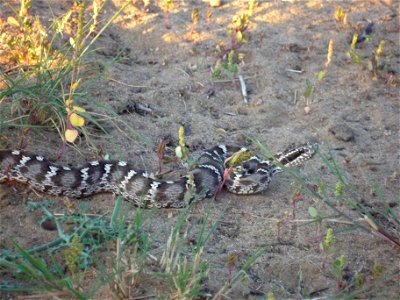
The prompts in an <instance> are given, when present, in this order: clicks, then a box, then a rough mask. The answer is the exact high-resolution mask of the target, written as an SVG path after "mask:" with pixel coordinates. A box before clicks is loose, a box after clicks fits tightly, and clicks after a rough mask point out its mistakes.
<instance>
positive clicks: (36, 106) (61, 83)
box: [0, 0, 130, 143]
mask: <svg viewBox="0 0 400 300" xmlns="http://www.w3.org/2000/svg"><path fill="white" fill-rule="evenodd" d="M129 4H130V3H129V1H127V2H126V3H125V4H124V5H123V6H122V7H121V9H119V10H118V11H117V12H116V13H115V14H114V15H113V16H112V17H111V18H110V19H109V20H108V21H107V22H106V24H105V25H104V26H103V27H101V28H98V27H99V26H98V25H99V21H98V19H99V15H100V13H101V11H102V8H103V1H99V0H93V2H92V4H91V14H90V11H89V10H88V6H87V5H86V2H82V3H78V2H76V3H74V4H73V6H72V7H71V8H70V9H69V10H68V11H67V12H66V13H65V14H64V15H63V16H62V17H60V18H54V19H53V20H52V23H51V24H50V25H44V24H43V23H42V22H41V21H40V19H39V18H37V17H33V16H31V15H30V14H29V9H30V5H31V1H28V0H21V6H20V10H19V13H18V15H16V16H14V17H12V16H11V17H8V19H7V25H6V26H5V27H2V28H1V35H0V37H1V42H2V43H1V47H2V48H3V49H2V50H3V54H4V56H3V60H4V61H6V63H7V64H8V65H9V66H10V67H9V70H8V71H6V72H5V73H4V74H7V75H3V82H4V83H5V85H6V87H5V88H4V89H3V90H2V91H1V92H0V100H3V99H4V98H5V97H8V98H11V102H10V112H11V115H12V116H14V115H15V114H16V115H18V116H17V117H11V120H9V122H10V123H14V124H15V125H17V126H23V127H24V128H25V129H26V130H25V132H28V130H29V128H32V127H39V126H54V127H55V128H56V129H57V130H58V131H59V132H60V134H61V135H62V138H63V142H64V143H65V142H70V143H73V142H74V141H75V140H76V139H77V137H78V135H79V130H81V129H82V128H83V126H84V125H85V123H86V119H87V118H90V120H91V121H93V122H95V120H94V119H93V118H91V117H90V116H89V115H88V114H87V113H86V110H85V108H83V107H82V106H80V105H78V104H77V102H78V99H79V98H80V94H81V93H82V91H80V90H79V87H80V83H81V78H80V72H81V71H82V69H83V68H84V66H85V62H84V58H85V57H86V56H87V54H88V50H89V49H90V48H91V46H93V44H94V42H95V41H96V40H97V39H98V38H99V36H100V35H101V34H102V33H103V32H104V31H105V29H106V28H107V27H108V26H109V25H110V24H111V23H112V21H113V20H114V19H115V18H116V17H117V16H118V15H119V14H120V13H121V11H122V10H124V9H125V8H126V7H127V6H128V5H129ZM66 37H67V39H66ZM2 113H3V114H5V111H3V112H2ZM5 118H10V117H5ZM12 118H14V120H17V122H13V121H12Z"/></svg>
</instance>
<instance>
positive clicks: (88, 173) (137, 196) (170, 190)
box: [0, 144, 316, 208]
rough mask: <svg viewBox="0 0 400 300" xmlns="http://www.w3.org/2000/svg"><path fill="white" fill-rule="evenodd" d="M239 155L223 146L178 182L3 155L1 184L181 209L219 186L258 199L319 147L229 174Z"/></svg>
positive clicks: (124, 167) (128, 166)
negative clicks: (109, 196)
mask: <svg viewBox="0 0 400 300" xmlns="http://www.w3.org/2000/svg"><path fill="white" fill-rule="evenodd" d="M237 149H238V148H237V147H236V148H235V147H227V146H225V145H219V146H215V147H213V148H210V149H208V150H205V151H203V153H202V154H201V155H200V157H199V158H198V160H197V165H196V167H195V168H193V169H192V170H191V171H190V172H188V174H187V175H185V176H183V177H181V178H180V179H178V180H175V181H166V180H159V179H156V178H153V177H152V176H150V175H149V173H147V172H146V171H143V170H139V169H137V168H136V167H135V166H134V165H133V164H132V163H130V162H126V161H91V162H88V163H86V164H84V165H81V166H74V167H69V166H61V165H57V164H55V163H52V162H51V161H49V160H47V159H46V158H44V157H43V156H40V155H36V154H32V153H29V152H25V151H19V150H0V182H4V181H17V182H22V183H26V184H28V185H29V186H31V187H33V188H34V189H35V190H37V191H39V192H43V193H47V194H52V195H57V196H68V197H71V198H82V197H88V196H90V195H93V194H96V193H102V192H108V193H116V194H120V195H122V197H124V198H125V199H126V200H130V201H133V202H134V203H135V204H136V205H138V206H141V207H158V208H169V207H171V208H181V207H185V206H187V205H189V204H190V203H192V202H194V201H199V200H202V199H204V198H209V197H213V196H215V195H216V193H217V191H218V189H219V188H220V185H221V183H224V184H225V186H226V187H227V189H228V190H229V191H230V192H232V193H236V194H255V193H260V192H262V191H264V190H265V189H266V188H267V187H268V185H269V183H270V182H271V179H272V177H273V176H274V175H275V174H276V173H278V172H281V171H282V169H281V166H279V165H283V166H285V167H291V166H296V165H299V164H301V163H303V162H304V161H306V160H308V159H310V158H311V157H312V156H313V155H314V153H315V150H316V145H315V144H314V145H312V144H305V145H302V146H299V147H292V148H289V149H287V150H285V151H283V152H280V153H278V154H276V156H275V160H271V159H269V160H261V159H259V158H258V157H256V156H253V157H251V158H249V159H247V160H245V161H244V162H241V163H238V164H236V165H234V166H231V167H230V168H229V169H226V166H225V161H226V160H227V158H228V157H230V156H231V155H232V154H233V153H234V152H236V151H237ZM240 151H246V150H245V149H243V148H242V149H241V150H240ZM224 170H229V171H228V172H225V174H227V176H224ZM225 179H226V181H225Z"/></svg>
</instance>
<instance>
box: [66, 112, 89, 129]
mask: <svg viewBox="0 0 400 300" xmlns="http://www.w3.org/2000/svg"><path fill="white" fill-rule="evenodd" d="M69 121H70V122H71V124H72V126H75V127H82V126H83V125H85V119H84V118H83V117H81V116H79V115H78V114H76V113H72V114H71V115H70V116H69Z"/></svg>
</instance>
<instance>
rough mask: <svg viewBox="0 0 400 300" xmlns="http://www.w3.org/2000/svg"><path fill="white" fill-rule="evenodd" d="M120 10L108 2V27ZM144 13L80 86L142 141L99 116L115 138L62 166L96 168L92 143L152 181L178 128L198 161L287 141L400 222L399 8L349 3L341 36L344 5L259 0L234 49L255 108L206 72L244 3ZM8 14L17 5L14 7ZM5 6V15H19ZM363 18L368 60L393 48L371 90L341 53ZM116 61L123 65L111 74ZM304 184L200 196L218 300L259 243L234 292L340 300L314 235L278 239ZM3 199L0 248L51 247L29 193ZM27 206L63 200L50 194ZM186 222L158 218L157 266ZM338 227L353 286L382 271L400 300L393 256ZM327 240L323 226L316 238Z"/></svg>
mask: <svg viewBox="0 0 400 300" xmlns="http://www.w3.org/2000/svg"><path fill="white" fill-rule="evenodd" d="M121 2H122V1H110V2H109V3H108V4H107V6H106V11H105V15H103V18H104V20H105V19H106V17H107V16H110V15H111V14H112V13H114V12H115V11H116V9H117V8H119V7H120V6H121ZM134 2H135V1H134ZM136 2H137V5H136V6H130V7H128V8H127V9H126V10H125V11H124V12H123V13H122V14H121V16H119V17H118V18H117V19H116V21H115V22H114V23H113V24H112V25H111V26H110V28H109V29H107V30H106V31H105V33H104V35H103V36H102V37H101V38H100V39H99V40H98V42H96V44H95V51H94V52H93V53H92V54H91V55H90V56H88V59H90V61H91V62H93V63H92V64H91V65H90V68H88V69H87V70H85V71H83V72H82V74H81V76H83V77H84V78H85V79H84V80H83V83H81V86H85V83H86V82H87V85H86V87H84V89H85V92H86V94H85V95H84V96H82V98H81V99H78V101H79V104H80V105H82V106H85V107H86V108H87V110H88V111H93V112H99V113H101V114H104V112H105V109H102V108H101V107H102V106H107V107H110V108H112V109H114V110H115V112H116V113H117V114H118V115H119V117H118V118H120V119H121V120H123V121H124V122H125V123H126V124H127V125H128V126H129V127H130V128H133V129H134V130H135V131H136V132H138V133H139V134H140V135H141V137H144V138H138V137H137V136H135V135H134V134H133V133H132V132H131V131H129V130H128V129H127V128H124V126H121V127H119V128H116V127H115V126H113V125H112V124H111V122H109V119H107V118H105V119H104V120H103V121H102V122H103V123H102V124H103V125H104V126H105V127H106V128H107V129H108V130H109V133H110V135H109V136H106V137H104V135H103V134H102V133H101V132H96V134H95V135H93V136H92V137H91V144H90V145H91V146H90V147H88V144H87V141H86V140H85V139H80V140H79V141H78V142H77V148H72V147H68V148H67V150H66V153H65V155H64V157H63V158H62V161H63V162H65V163H66V162H68V163H81V162H84V161H85V160H89V159H93V158H96V154H95V151H94V147H93V145H96V146H97V147H98V148H101V149H102V151H103V153H108V154H110V155H111V156H112V157H113V158H118V159H119V158H121V159H128V160H130V161H134V162H135V161H136V162H137V164H138V165H139V166H140V167H141V168H142V167H145V168H147V169H149V170H154V171H155V170H156V167H157V156H156V152H155V145H156V144H157V143H158V141H159V140H160V139H161V138H164V139H168V140H169V142H170V144H169V147H171V149H174V147H175V146H176V145H177V142H178V140H177V132H178V128H179V126H180V124H185V128H186V129H187V130H186V143H187V145H188V146H189V147H190V150H191V152H192V153H194V154H196V153H198V152H199V151H200V150H201V149H205V148H208V147H211V146H213V145H215V144H218V143H226V144H235V145H246V146H248V145H249V142H248V141H246V136H249V135H252V136H253V137H255V138H257V139H258V140H260V141H261V142H262V143H263V144H265V145H267V146H268V147H269V148H270V149H271V150H273V151H279V150H282V149H285V148H286V147H287V146H289V145H290V144H292V143H304V142H307V141H310V140H311V141H318V142H319V143H320V145H321V151H322V152H324V153H327V151H328V148H331V149H332V153H333V155H334V157H335V158H336V160H337V162H338V164H339V166H340V168H341V169H342V170H343V174H344V175H345V177H346V178H347V180H348V181H349V182H351V183H352V184H354V185H355V186H357V192H355V193H353V194H352V197H354V198H352V200H353V201H355V202H359V203H361V202H362V203H369V204H371V203H372V204H373V203H376V202H379V201H378V200H377V199H376V198H374V196H373V193H372V189H371V186H372V184H377V185H378V186H380V188H381V190H382V193H383V195H384V197H385V199H386V200H385V201H386V203H388V204H389V205H390V206H392V208H393V209H394V210H395V212H396V213H397V215H399V206H398V201H399V199H398V192H399V191H398V187H399V135H398V132H399V90H398V85H399V75H398V72H399V71H400V69H399V66H400V50H399V30H400V26H399V15H398V7H399V2H398V1H354V2H350V1H344V2H342V1H341V2H340V5H341V6H342V7H343V10H344V11H345V12H346V13H347V14H348V16H349V18H348V19H349V25H348V27H347V28H346V29H342V28H339V27H340V26H339V25H338V24H337V23H336V22H335V19H334V13H335V9H336V8H337V6H338V4H339V2H336V1H330V2H327V1H298V2H295V1H284V2H281V1H268V2H267V1H259V2H260V3H259V5H258V6H257V7H256V9H255V13H254V15H253V16H252V17H251V21H250V24H249V26H248V28H247V30H246V32H245V33H246V35H247V38H248V42H247V43H244V44H241V45H240V46H239V48H238V49H237V50H236V52H237V53H241V58H242V59H241V60H238V61H237V66H238V69H239V72H238V75H242V76H243V77H244V78H245V81H246V85H247V88H248V92H249V97H248V98H249V104H248V105H246V104H245V103H244V101H243V97H242V94H241V90H240V84H239V81H237V80H235V81H231V80H229V78H227V77H224V76H222V78H220V79H213V78H212V75H211V69H212V68H213V67H214V66H215V64H216V62H217V60H218V59H222V58H223V57H224V55H225V56H226V54H227V51H226V49H229V47H230V46H231V40H230V38H229V36H228V34H227V27H228V26H229V24H230V23H231V20H232V17H233V16H234V15H239V14H240V13H242V12H245V11H246V10H247V1H225V3H224V4H223V5H222V6H221V7H218V8H213V9H211V11H212V17H211V21H210V22H208V23H207V22H206V17H205V16H206V14H207V11H208V10H210V8H209V6H208V4H207V3H206V2H202V1H174V6H173V8H172V10H171V13H170V23H171V29H170V30H167V29H166V28H165V26H164V14H163V11H162V10H161V9H160V8H159V7H158V6H157V5H155V4H154V3H153V1H151V5H150V6H149V7H148V8H147V9H144V8H143V5H142V4H141V3H140V1H136ZM10 4H11V5H15V3H14V1H11V2H10ZM4 5H5V4H2V5H1V6H2V10H3V8H4V10H3V12H2V13H1V14H0V16H1V17H2V18H4V17H6V16H8V15H10V14H12V13H11V12H10V10H9V7H8V6H6V7H4ZM69 6H70V2H69V1H52V2H51V7H52V9H53V13H54V14H55V15H60V14H62V13H63V12H65V11H66V9H68V7H69ZM194 8H198V9H199V12H200V20H199V24H198V28H197V29H196V31H195V32H192V33H191V30H192V23H191V13H192V10H193V9H194ZM31 14H32V15H37V16H39V17H41V18H42V19H43V21H44V22H46V20H48V19H49V17H50V16H51V15H50V9H49V6H48V3H47V2H46V1H33V4H32V9H31ZM366 20H369V21H372V22H374V29H373V33H372V35H371V39H370V41H365V42H363V43H359V44H358V45H357V51H358V52H359V53H360V56H361V57H362V58H363V60H364V61H365V62H366V61H367V60H368V59H369V58H371V57H373V53H374V51H375V50H376V49H377V47H378V45H379V42H380V41H381V40H385V45H384V48H383V54H382V58H381V59H382V61H383V62H384V63H385V64H386V66H387V67H389V68H390V69H391V70H392V71H387V70H383V71H381V72H379V74H378V78H375V79H374V78H373V74H372V72H370V71H369V70H368V68H367V66H366V65H360V64H356V63H355V62H353V61H351V59H349V58H348V57H347V56H346V52H347V51H348V50H349V48H350V42H349V41H351V37H352V34H353V33H356V32H359V33H361V32H362V30H363V28H365V27H366V26H367V24H368V21H366ZM330 39H333V41H334V51H333V57H332V62H331V64H330V66H329V69H328V70H327V74H326V77H325V79H324V80H323V81H322V82H321V83H319V84H318V85H317V86H316V88H315V91H314V101H313V103H312V104H311V106H310V107H311V111H310V112H309V113H308V114H306V113H305V111H304V107H305V101H304V99H303V98H302V95H303V93H304V91H305V89H306V80H307V79H309V80H311V81H313V82H314V81H315V80H316V74H317V73H318V72H319V71H320V70H322V69H323V68H324V64H325V62H326V56H327V50H328V43H329V40H330ZM223 49H225V51H224V50H223ZM116 56H119V57H120V59H118V60H117V61H115V62H114V63H111V60H112V59H113V58H114V57H116ZM291 70H301V72H293V71H291ZM8 100H9V99H7V98H5V99H3V100H0V101H2V102H0V106H3V107H5V108H7V101H8ZM132 103H136V104H138V103H139V104H141V105H143V106H145V107H147V108H149V110H151V113H144V114H142V113H141V111H140V110H137V111H135V110H132V109H129V108H131V107H132ZM2 109H3V108H2ZM88 126H91V125H88ZM6 133H8V134H9V141H8V142H7V143H6V146H7V147H9V148H12V147H16V146H17V145H18V143H19V142H20V139H21V138H22V137H20V136H21V133H20V132H19V131H18V130H16V129H12V128H9V129H6ZM12 135H15V136H17V137H18V139H14V138H12V137H11V136H12ZM23 138H24V140H25V142H26V147H25V148H26V149H27V150H29V151H33V152H37V153H40V154H43V155H46V156H48V157H50V158H54V157H56V155H57V153H58V151H59V149H60V139H59V136H58V135H57V133H54V132H47V131H32V132H31V133H30V134H29V135H28V136H24V137H23ZM169 167H170V166H167V168H169ZM300 172H301V173H302V174H303V175H304V176H306V177H307V178H309V181H310V182H311V183H316V184H318V183H320V182H326V183H327V184H334V183H335V179H334V177H333V176H332V175H331V174H330V172H329V170H328V169H327V168H326V166H325V165H324V164H323V162H322V161H321V160H320V159H319V158H315V159H313V160H312V161H310V162H309V163H307V164H306V165H305V166H304V167H303V168H301V170H300ZM296 187H297V185H296V184H295V183H294V182H293V179H292V178H290V177H289V176H288V175H285V174H280V175H278V176H277V177H276V178H275V181H274V182H273V184H272V185H271V187H270V189H269V190H268V191H267V192H266V193H264V194H262V195H257V196H236V195H232V194H228V193H223V194H222V195H221V197H220V200H219V201H218V202H215V201H212V200H210V199H206V200H204V201H203V202H202V203H198V204H197V205H195V206H194V207H193V208H192V209H191V212H190V218H189V222H190V224H191V225H193V226H195V225H196V224H197V223H198V222H200V221H201V219H202V218H204V216H205V215H206V214H207V213H208V212H209V211H211V215H210V217H209V218H210V220H211V221H216V220H218V219H219V218H220V221H221V223H220V224H219V225H218V227H217V229H216V231H215V234H214V235H213V237H212V239H211V240H210V242H209V244H208V245H207V247H206V252H205V253H204V256H205V259H207V260H209V262H210V267H211V271H210V274H209V280H208V281H207V282H205V287H206V289H207V290H208V291H209V292H211V293H215V292H216V291H218V289H219V288H220V285H221V282H222V279H225V280H226V279H227V278H228V271H227V267H226V264H227V257H228V255H229V254H232V253H237V256H238V263H237V268H239V267H240V265H241V263H243V262H244V261H245V260H246V259H247V258H248V257H249V256H250V255H251V254H252V253H254V252H255V251H256V250H257V249H259V248H260V247H263V246H269V247H268V250H267V253H265V254H264V255H262V256H261V257H260V258H259V259H258V260H257V261H256V263H255V264H254V265H253V266H252V267H251V269H250V270H249V272H248V273H249V279H248V281H247V282H243V283H241V284H239V285H238V286H237V287H236V288H235V289H234V291H233V292H232V295H231V296H232V298H251V297H262V296H263V295H266V294H267V293H268V292H273V293H274V295H275V297H277V298H293V299H299V298H301V295H311V296H314V297H315V296H326V295H330V296H332V295H335V294H336V293H338V292H340V289H339V288H338V286H337V284H336V281H335V279H334V277H333V275H332V272H331V270H330V269H329V268H328V269H327V270H323V269H322V267H321V261H322V257H323V255H322V253H321V252H320V250H319V241H320V240H319V239H318V236H317V234H316V233H315V226H314V225H312V224H308V225H299V226H293V225H287V226H283V228H282V232H281V239H282V241H281V242H278V240H277V231H276V224H277V221H278V220H282V219H283V218H284V217H285V216H287V213H289V212H291V210H292V197H293V192H294V191H295V189H296ZM1 188H2V190H1V192H2V199H1V213H0V218H1V227H0V236H1V245H2V248H5V247H10V245H11V239H14V240H16V241H17V242H18V243H20V244H21V245H23V246H24V247H27V248H30V247H33V246H34V245H38V244H40V243H43V242H45V241H48V240H49V239H51V238H54V236H55V233H53V232H49V231H45V230H43V229H41V228H40V226H39V225H38V222H39V221H40V216H39V215H36V214H32V213H29V212H28V210H27V207H26V200H23V199H26V197H23V195H21V194H20V192H21V191H24V189H20V188H19V189H15V188H14V187H10V186H7V185H2V186H1ZM25 190H26V189H25ZM10 194H14V195H11V196H10ZM31 197H33V198H35V199H39V200H40V199H52V200H56V199H55V198H49V197H46V196H43V195H42V196H39V197H38V196H34V195H31ZM89 200H90V201H88V202H87V203H88V205H89V207H90V211H91V212H93V213H104V212H107V211H111V210H112V208H113V198H112V197H111V196H110V195H98V196H94V197H92V198H90V199H89ZM63 205H64V204H63V202H62V201H55V204H54V206H52V209H54V211H55V212H61V211H62V209H63ZM310 206H314V207H316V208H317V210H318V211H319V212H320V214H321V215H330V214H332V212H331V211H330V210H329V209H328V207H327V206H325V205H323V204H322V203H317V202H316V200H315V199H312V198H310V197H304V199H303V200H302V201H300V202H299V203H297V207H296V219H298V220H302V219H309V218H310V216H309V214H308V208H309V207H310ZM338 208H339V209H340V210H341V211H343V212H344V213H346V214H348V215H349V216H351V217H352V218H353V219H354V220H355V219H357V218H359V215H357V213H356V212H355V211H351V210H349V208H348V207H346V206H344V205H339V206H338ZM178 214H179V212H178V211H176V210H171V211H169V210H160V211H158V212H156V214H155V215H154V214H152V219H151V222H152V224H151V226H149V227H151V228H150V229H149V230H150V232H152V235H153V236H154V240H155V245H156V246H155V249H154V255H156V256H158V255H160V254H161V253H162V250H163V249H162V247H163V245H164V244H165V243H164V242H165V239H166V235H168V233H169V230H170V226H171V225H172V224H174V222H175V221H176V217H177V216H178ZM331 226H332V227H333V229H334V231H335V244H334V254H333V256H334V257H339V256H340V255H344V256H346V257H347V260H348V263H347V267H346V270H345V272H346V278H347V280H348V282H350V281H351V280H352V279H354V276H355V274H356V273H361V274H363V275H364V276H365V277H366V278H369V279H370V280H372V279H371V278H372V275H371V274H372V272H373V266H374V265H375V266H376V265H381V266H382V268H383V272H382V277H381V278H380V280H381V281H382V282H383V283H382V285H381V286H380V285H379V283H378V284H377V288H376V289H373V290H372V291H371V292H369V293H368V296H369V297H375V298H381V299H382V298H386V299H389V298H391V299H394V298H395V296H396V295H398V294H399V293H400V287H399V277H398V274H399V251H398V250H399V249H398V248H395V247H394V246H393V245H392V244H390V243H388V242H387V241H385V240H383V239H382V238H379V237H376V236H374V235H372V234H370V233H367V232H364V231H361V230H351V231H348V230H346V228H345V226H343V225H341V224H337V225H335V224H333V225H332V224H331ZM325 231H326V224H325V225H323V227H322V233H325ZM396 273H397V275H395V274H396ZM396 276H397V277H396ZM376 281H378V280H376ZM382 286H384V288H381V287H382Z"/></svg>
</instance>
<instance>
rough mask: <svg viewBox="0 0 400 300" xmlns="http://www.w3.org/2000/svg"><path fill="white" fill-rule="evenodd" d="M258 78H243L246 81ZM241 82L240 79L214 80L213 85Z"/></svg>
mask: <svg viewBox="0 0 400 300" xmlns="http://www.w3.org/2000/svg"><path fill="white" fill-rule="evenodd" d="M256 77H257V76H250V77H243V79H244V80H248V79H252V78H256ZM237 80H240V79H239V78H233V79H226V80H213V83H231V82H232V81H237Z"/></svg>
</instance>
